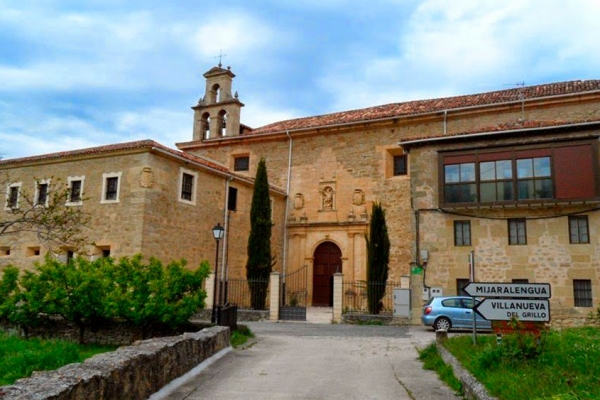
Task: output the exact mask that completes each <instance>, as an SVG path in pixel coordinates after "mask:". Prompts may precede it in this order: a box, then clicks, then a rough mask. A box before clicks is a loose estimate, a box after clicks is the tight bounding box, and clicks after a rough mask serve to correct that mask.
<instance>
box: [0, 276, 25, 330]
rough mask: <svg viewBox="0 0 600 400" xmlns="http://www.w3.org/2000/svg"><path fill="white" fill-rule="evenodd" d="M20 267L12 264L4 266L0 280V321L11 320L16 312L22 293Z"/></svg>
mask: <svg viewBox="0 0 600 400" xmlns="http://www.w3.org/2000/svg"><path fill="white" fill-rule="evenodd" d="M20 292H21V291H20V289H19V269H18V268H16V267H13V266H10V265H7V266H6V267H4V268H2V280H0V321H9V317H10V316H12V315H13V313H14V312H15V308H16V304H17V302H18V297H19V294H20Z"/></svg>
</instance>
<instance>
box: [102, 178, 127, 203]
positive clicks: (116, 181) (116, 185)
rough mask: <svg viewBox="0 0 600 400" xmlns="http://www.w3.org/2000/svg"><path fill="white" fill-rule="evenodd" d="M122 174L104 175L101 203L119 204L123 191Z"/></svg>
mask: <svg viewBox="0 0 600 400" xmlns="http://www.w3.org/2000/svg"><path fill="white" fill-rule="evenodd" d="M121 174H122V173H121V172H111V173H107V174H102V198H101V199H100V203H118V202H119V197H120V191H121Z"/></svg>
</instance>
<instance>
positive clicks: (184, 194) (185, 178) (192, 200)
mask: <svg viewBox="0 0 600 400" xmlns="http://www.w3.org/2000/svg"><path fill="white" fill-rule="evenodd" d="M196 182H198V172H196V171H192V170H189V169H185V168H180V175H179V192H178V194H177V196H178V200H179V201H180V202H182V203H186V204H190V205H196V192H197V188H196V185H197V183H196Z"/></svg>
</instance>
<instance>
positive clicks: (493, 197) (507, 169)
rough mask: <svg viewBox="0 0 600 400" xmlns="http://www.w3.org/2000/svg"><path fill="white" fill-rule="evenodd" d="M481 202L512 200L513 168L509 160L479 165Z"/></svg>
mask: <svg viewBox="0 0 600 400" xmlns="http://www.w3.org/2000/svg"><path fill="white" fill-rule="evenodd" d="M479 180H480V182H481V183H480V186H479V190H480V192H481V202H482V203H485V202H494V201H506V200H513V199H514V195H513V168H512V161H511V160H499V161H485V162H480V163H479Z"/></svg>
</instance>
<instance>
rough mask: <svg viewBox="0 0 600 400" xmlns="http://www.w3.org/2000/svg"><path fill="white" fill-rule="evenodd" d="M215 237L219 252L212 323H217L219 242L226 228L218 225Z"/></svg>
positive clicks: (214, 233) (216, 261)
mask: <svg viewBox="0 0 600 400" xmlns="http://www.w3.org/2000/svg"><path fill="white" fill-rule="evenodd" d="M212 231H213V236H214V238H215V242H217V252H216V256H215V283H214V286H213V307H212V316H211V318H210V322H211V323H213V324H214V323H217V324H218V322H219V321H217V288H218V286H217V275H218V274H219V241H220V240H221V239H223V235H224V233H225V228H223V227H222V226H221V224H220V223H218V224H217V225H216V226H215V227H214V228H213V229H212Z"/></svg>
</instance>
